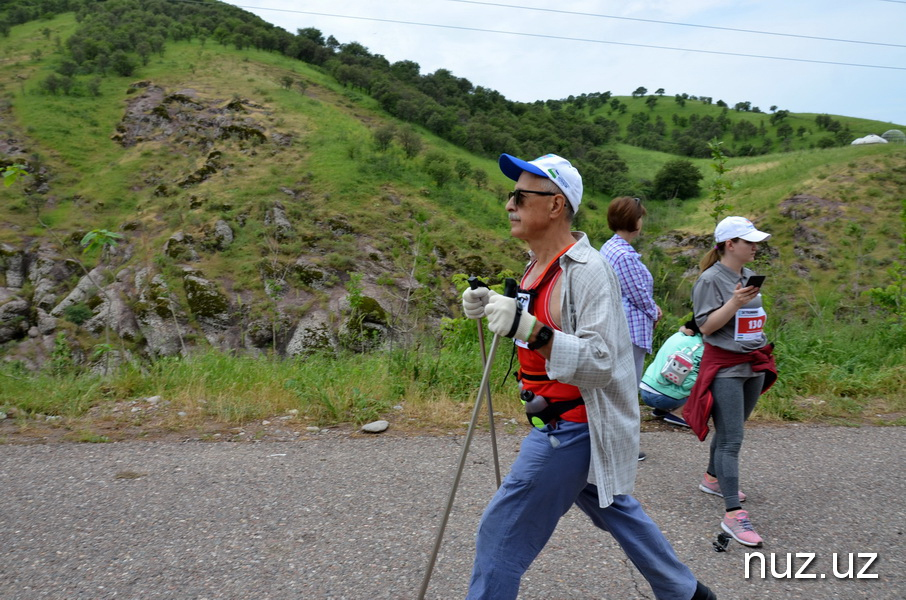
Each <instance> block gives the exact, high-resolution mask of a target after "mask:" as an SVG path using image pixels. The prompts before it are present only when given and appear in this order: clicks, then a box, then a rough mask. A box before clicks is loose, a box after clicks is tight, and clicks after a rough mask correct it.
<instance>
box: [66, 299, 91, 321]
mask: <svg viewBox="0 0 906 600" xmlns="http://www.w3.org/2000/svg"><path fill="white" fill-rule="evenodd" d="M93 314H94V313H92V311H91V309H90V308H89V307H88V305H87V304H85V303H84V302H78V303H76V304H70V305H69V306H67V307H66V308H64V309H63V318H64V319H66V320H67V321H69V322H70V323H75V324H76V325H81V324H82V323H84V322H85V321H87V320H88V319H90V318H91V317H92V315H93Z"/></svg>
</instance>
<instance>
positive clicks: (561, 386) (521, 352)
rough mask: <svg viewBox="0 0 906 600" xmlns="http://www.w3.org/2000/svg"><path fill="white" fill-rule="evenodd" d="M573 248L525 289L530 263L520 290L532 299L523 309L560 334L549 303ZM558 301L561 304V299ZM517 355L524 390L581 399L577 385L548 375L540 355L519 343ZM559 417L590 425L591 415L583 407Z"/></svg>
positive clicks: (550, 399) (548, 396)
mask: <svg viewBox="0 0 906 600" xmlns="http://www.w3.org/2000/svg"><path fill="white" fill-rule="evenodd" d="M570 247H571V246H567V247H566V248H564V249H563V252H561V253H560V254H558V255H557V256H556V257H555V258H554V260H552V261H551V262H550V264H549V265H547V268H545V269H544V273H542V274H541V276H540V277H538V278H537V279H536V280H535V281H534V282H532V284H531V285H528V286H526V285H525V284H526V281H525V276H526V275H527V274H528V272H529V271H530V270H531V268H532V266H534V264H535V263H532V264H530V265H529V266H528V268H527V269H526V270H525V274H523V276H522V284H521V287H520V288H519V293H520V294H528V296H529V301H528V306H527V307H524V310H527V311H528V312H529V313H531V314H533V315H535V317H536V318H537V319H538V320H539V321H541V322H542V323H544V324H545V325H547V326H548V327H550V328H551V329H556V330H558V331H560V329H559V328H558V327H556V326H555V325H554V322H553V319H552V318H551V313H550V302H551V295H552V293H553V290H554V285H555V284H556V283H557V280H558V279H559V278H560V275H562V274H563V269H562V268H561V267H560V257H561V256H562V255H563V254H564V253H565V252H566V251H567V250H569V248H570ZM556 300H557V301H558V302H559V298H557V299H556ZM516 355H517V356H518V357H519V372H518V373H517V374H516V378H517V379H518V380H519V381H520V382H522V388H523V389H526V390H531V391H532V392H534V393H535V395H536V396H543V397H544V398H546V399H547V401H548V402H558V401H560V402H562V401H564V400H576V399H578V398H581V397H582V393H581V392H580V391H579V388H577V387H576V386H574V385H569V384H566V383H561V382H559V381H557V380H556V379H551V378H549V377H548V376H547V368H546V365H545V360H546V359H545V358H544V356H542V355H541V354H540V353H539V352H536V351H535V350H529V349H528V348H526V347H523V345H521V344H517V345H516ZM560 418H561V419H563V420H564V421H573V422H576V423H587V422H588V414H587V412H586V411H585V405H584V404H582V405H579V406H577V407H576V408H573V409H571V410H568V411H566V412H565V413H563V414H562V415H561V416H560Z"/></svg>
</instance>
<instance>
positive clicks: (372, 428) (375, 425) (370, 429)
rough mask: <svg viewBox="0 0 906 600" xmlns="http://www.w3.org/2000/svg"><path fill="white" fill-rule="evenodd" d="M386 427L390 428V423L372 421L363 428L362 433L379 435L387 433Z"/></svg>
mask: <svg viewBox="0 0 906 600" xmlns="http://www.w3.org/2000/svg"><path fill="white" fill-rule="evenodd" d="M388 427H390V423H388V422H387V421H383V420H382V421H374V422H372V423H368V424H367V425H365V426H363V427H362V431H364V432H365V433H381V432H382V431H387V428H388Z"/></svg>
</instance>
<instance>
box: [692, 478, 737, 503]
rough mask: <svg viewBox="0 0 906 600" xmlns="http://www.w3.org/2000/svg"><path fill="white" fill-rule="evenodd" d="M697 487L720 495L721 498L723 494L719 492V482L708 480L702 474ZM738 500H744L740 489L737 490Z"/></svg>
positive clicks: (705, 491)
mask: <svg viewBox="0 0 906 600" xmlns="http://www.w3.org/2000/svg"><path fill="white" fill-rule="evenodd" d="M698 489H700V490H701V491H703V492H704V493H706V494H714V495H715V496H720V497H721V498H723V497H724V495H723V494H722V493H721V492H720V483H719V482H717V481H708V479H707V478H706V477H705V476H704V475H702V482H701V483H700V484H698ZM738 493H739V501H740V502H745V501H746V495H745V494H743V493H742V490H739V492H738Z"/></svg>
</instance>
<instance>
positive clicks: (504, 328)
mask: <svg viewBox="0 0 906 600" xmlns="http://www.w3.org/2000/svg"><path fill="white" fill-rule="evenodd" d="M517 306H518V304H517V302H516V299H515V298H510V297H509V296H501V295H500V294H495V295H493V296H491V297H490V298H489V299H488V305H487V306H486V307H485V309H484V312H485V315H487V317H488V329H490V330H491V331H493V332H494V333H495V334H497V335H503V336H506V337H514V338H516V339H517V340H522V341H523V342H527V341H528V339H529V338H530V337H531V336H532V331H533V330H534V329H535V321H536V319H535V317H534V316H533V315H531V314H529V313H528V312H522V311H519V310H516V309H517Z"/></svg>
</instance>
